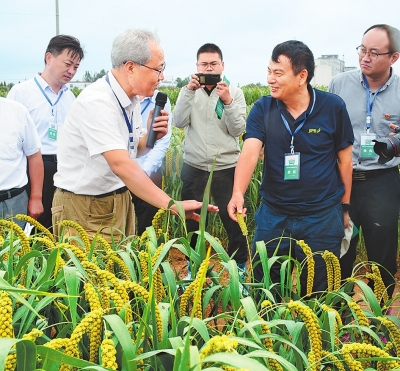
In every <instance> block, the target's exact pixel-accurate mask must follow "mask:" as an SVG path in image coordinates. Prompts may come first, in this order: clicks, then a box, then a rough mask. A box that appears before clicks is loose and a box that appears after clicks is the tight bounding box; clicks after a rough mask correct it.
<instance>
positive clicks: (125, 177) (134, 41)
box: [52, 30, 218, 241]
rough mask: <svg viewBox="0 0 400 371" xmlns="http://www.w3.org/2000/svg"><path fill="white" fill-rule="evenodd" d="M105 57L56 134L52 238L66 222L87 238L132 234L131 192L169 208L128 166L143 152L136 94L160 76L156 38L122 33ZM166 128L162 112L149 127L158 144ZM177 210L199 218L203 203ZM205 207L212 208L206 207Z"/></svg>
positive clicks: (113, 238)
mask: <svg viewBox="0 0 400 371" xmlns="http://www.w3.org/2000/svg"><path fill="white" fill-rule="evenodd" d="M111 60H112V69H111V71H110V72H109V73H108V74H107V75H106V76H105V77H104V78H102V79H99V80H97V81H96V82H95V83H93V84H91V85H90V86H88V87H87V88H85V89H84V90H83V91H82V93H81V94H80V95H79V97H78V98H77V99H76V101H75V103H74V105H73V106H72V108H71V110H70V112H69V113H68V116H67V118H66V120H65V123H64V125H63V126H62V127H61V129H60V142H59V148H58V169H57V173H56V174H55V176H54V183H55V185H56V187H57V190H56V192H55V194H54V200H53V207H52V214H53V228H54V232H55V234H56V235H60V234H61V232H62V230H61V228H59V227H58V226H59V222H60V221H62V220H64V219H70V220H75V221H76V222H78V223H79V224H80V225H81V226H82V227H83V228H84V229H85V230H86V231H87V232H88V233H89V234H91V235H94V234H96V233H101V234H102V235H103V236H104V238H106V239H107V240H108V241H118V240H120V239H121V238H123V237H124V235H125V236H130V235H132V234H134V232H135V228H134V215H133V206H132V200H131V196H130V193H129V191H131V192H133V193H134V194H136V195H137V196H138V197H140V198H141V199H143V200H145V201H147V202H150V203H151V204H152V205H153V206H155V207H157V208H161V207H163V208H168V207H169V206H170V203H171V201H172V200H171V198H170V197H169V196H168V195H167V194H165V193H164V192H163V191H162V190H160V188H158V187H157V186H156V185H155V184H154V183H153V182H152V181H151V180H150V179H149V177H148V176H147V175H146V173H145V172H144V171H143V170H141V169H140V167H139V165H138V164H137V163H136V162H135V161H133V159H134V158H136V156H137V155H139V156H140V155H142V154H144V153H146V152H147V151H148V149H146V142H147V133H145V132H144V131H143V130H141V117H140V102H139V96H152V95H153V94H154V91H155V89H156V88H157V87H158V84H159V83H160V81H161V80H163V78H164V74H163V73H164V68H165V61H164V52H163V50H162V48H161V46H160V44H159V41H158V38H157V36H156V35H154V34H153V33H151V32H148V31H143V30H127V31H125V32H123V33H122V34H121V35H119V36H118V37H117V38H116V39H115V40H114V42H113V45H112V49H111ZM151 118H152V116H150V117H149V121H148V123H147V128H148V129H149V125H150V122H151ZM167 128H168V112H167V111H165V110H162V111H161V116H159V117H156V118H155V122H154V125H153V130H154V131H155V132H156V140H158V139H160V138H162V137H163V136H165V135H166V133H167V131H168V130H167ZM128 190H129V191H128ZM181 205H182V207H183V209H184V210H185V211H186V216H187V217H189V218H194V219H197V220H199V215H198V214H196V213H194V210H196V209H199V208H200V207H201V202H197V201H182V202H181ZM171 208H172V209H173V210H174V211H176V210H177V209H176V206H175V205H174V206H172V207H171ZM209 210H210V211H218V208H217V207H215V206H212V205H210V206H209ZM66 233H70V234H73V233H76V232H74V231H73V230H69V231H67V232H66Z"/></svg>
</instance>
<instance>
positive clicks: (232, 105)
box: [172, 44, 247, 278]
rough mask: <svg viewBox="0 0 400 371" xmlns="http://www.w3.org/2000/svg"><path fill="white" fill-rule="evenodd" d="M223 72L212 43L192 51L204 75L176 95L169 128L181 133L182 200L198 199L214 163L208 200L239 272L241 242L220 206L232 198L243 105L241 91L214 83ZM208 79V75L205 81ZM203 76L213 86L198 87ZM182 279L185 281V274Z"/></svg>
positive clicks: (244, 254) (193, 227) (243, 250)
mask: <svg viewBox="0 0 400 371" xmlns="http://www.w3.org/2000/svg"><path fill="white" fill-rule="evenodd" d="M223 71H224V62H223V59H222V52H221V49H220V48H219V47H218V46H217V45H215V44H205V45H203V46H202V47H200V49H199V50H198V52H197V73H198V74H205V76H204V75H203V76H201V75H200V76H201V77H202V79H200V78H199V76H198V74H193V75H191V79H190V81H189V83H188V85H187V86H185V87H183V88H182V90H181V91H180V93H179V97H178V100H177V102H176V106H175V110H174V112H173V117H172V123H173V124H174V125H175V126H176V127H178V128H184V129H185V141H184V144H183V152H184V154H183V161H184V164H183V168H182V174H181V178H182V181H183V186H182V198H184V199H185V198H190V199H191V198H195V199H201V198H202V197H203V194H204V189H205V186H206V183H207V180H208V177H209V175H210V171H211V169H212V167H213V164H214V161H215V169H214V173H213V179H212V183H211V196H212V197H213V199H214V201H215V203H216V205H217V206H218V207H219V209H220V216H221V220H222V223H223V224H224V227H225V229H226V232H227V234H228V238H229V245H228V254H229V255H231V256H232V255H233V256H234V259H235V260H236V262H237V264H238V267H239V269H241V271H244V270H245V268H246V261H247V245H246V239H245V237H244V236H243V235H242V233H241V231H240V228H239V226H238V224H237V223H235V222H234V221H233V220H231V219H230V218H229V216H228V213H227V209H226V207H227V205H228V202H229V200H230V198H231V195H232V187H233V178H234V174H235V167H236V163H237V160H238V157H239V153H240V148H239V136H240V135H241V134H242V133H243V131H244V128H245V125H246V119H245V116H246V102H245V99H244V95H243V92H242V90H241V89H239V88H237V87H235V86H233V85H229V81H228V80H227V79H226V78H225V77H224V78H223V81H219V79H220V76H221V75H222V72H223ZM209 74H213V75H214V76H207V75H209ZM206 77H213V78H214V81H211V82H209V81H208V80H205V82H206V83H205V84H204V83H202V81H203V79H205V78H206ZM217 81H219V82H217ZM208 83H209V84H210V85H207V84H208ZM187 227H188V231H189V232H191V231H196V230H198V229H199V225H198V223H196V222H195V221H188V223H187ZM191 245H192V247H194V246H195V245H196V239H195V238H192V241H191ZM189 268H190V267H189ZM189 273H190V269H189ZM188 276H189V278H190V274H189V275H188Z"/></svg>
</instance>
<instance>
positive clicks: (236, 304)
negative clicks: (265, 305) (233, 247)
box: [228, 260, 241, 311]
mask: <svg viewBox="0 0 400 371" xmlns="http://www.w3.org/2000/svg"><path fill="white" fill-rule="evenodd" d="M228 271H229V275H230V279H229V290H230V293H231V298H230V299H231V303H232V307H233V310H234V311H238V310H239V308H240V305H241V304H240V296H241V294H240V288H239V272H238V267H237V264H236V261H235V260H229V261H228Z"/></svg>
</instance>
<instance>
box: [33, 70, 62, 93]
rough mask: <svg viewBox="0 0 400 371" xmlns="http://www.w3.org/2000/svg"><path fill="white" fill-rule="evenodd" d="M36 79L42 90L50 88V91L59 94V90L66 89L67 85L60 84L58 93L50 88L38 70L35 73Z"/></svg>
mask: <svg viewBox="0 0 400 371" xmlns="http://www.w3.org/2000/svg"><path fill="white" fill-rule="evenodd" d="M36 80H37V81H38V83H39V85H40V87H41V88H42V89H43V91H46V89H47V90H50V91H51V92H52V93H54V94H56V95H58V94H60V92H61V91H66V90H68V86H67V85H65V84H64V85H62V86H61V89H60V91H59V92H58V94H57V93H56V92H55V91H54V90H53V89H52V88H51V86H50V85H49V84H48V83H47V82H46V80H45V79H44V78H43V77H42V76H41V73H40V72H39V73H38V74H37V75H36Z"/></svg>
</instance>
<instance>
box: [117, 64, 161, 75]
mask: <svg viewBox="0 0 400 371" xmlns="http://www.w3.org/2000/svg"><path fill="white" fill-rule="evenodd" d="M128 62H129V61H126V62H124V64H125V63H128ZM131 62H133V63H135V64H137V65H139V66H142V67H146V68H148V69H149V70H153V71H156V72H158V78H160V75H161V74H162V73H163V72H164V71H165V67H166V65H167V64H166V63H165V62H164V64H163V65H162V67H161V69H160V70H158V69H157V68H153V67H149V66H146V65H145V64H141V63H138V62H134V61H131Z"/></svg>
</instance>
